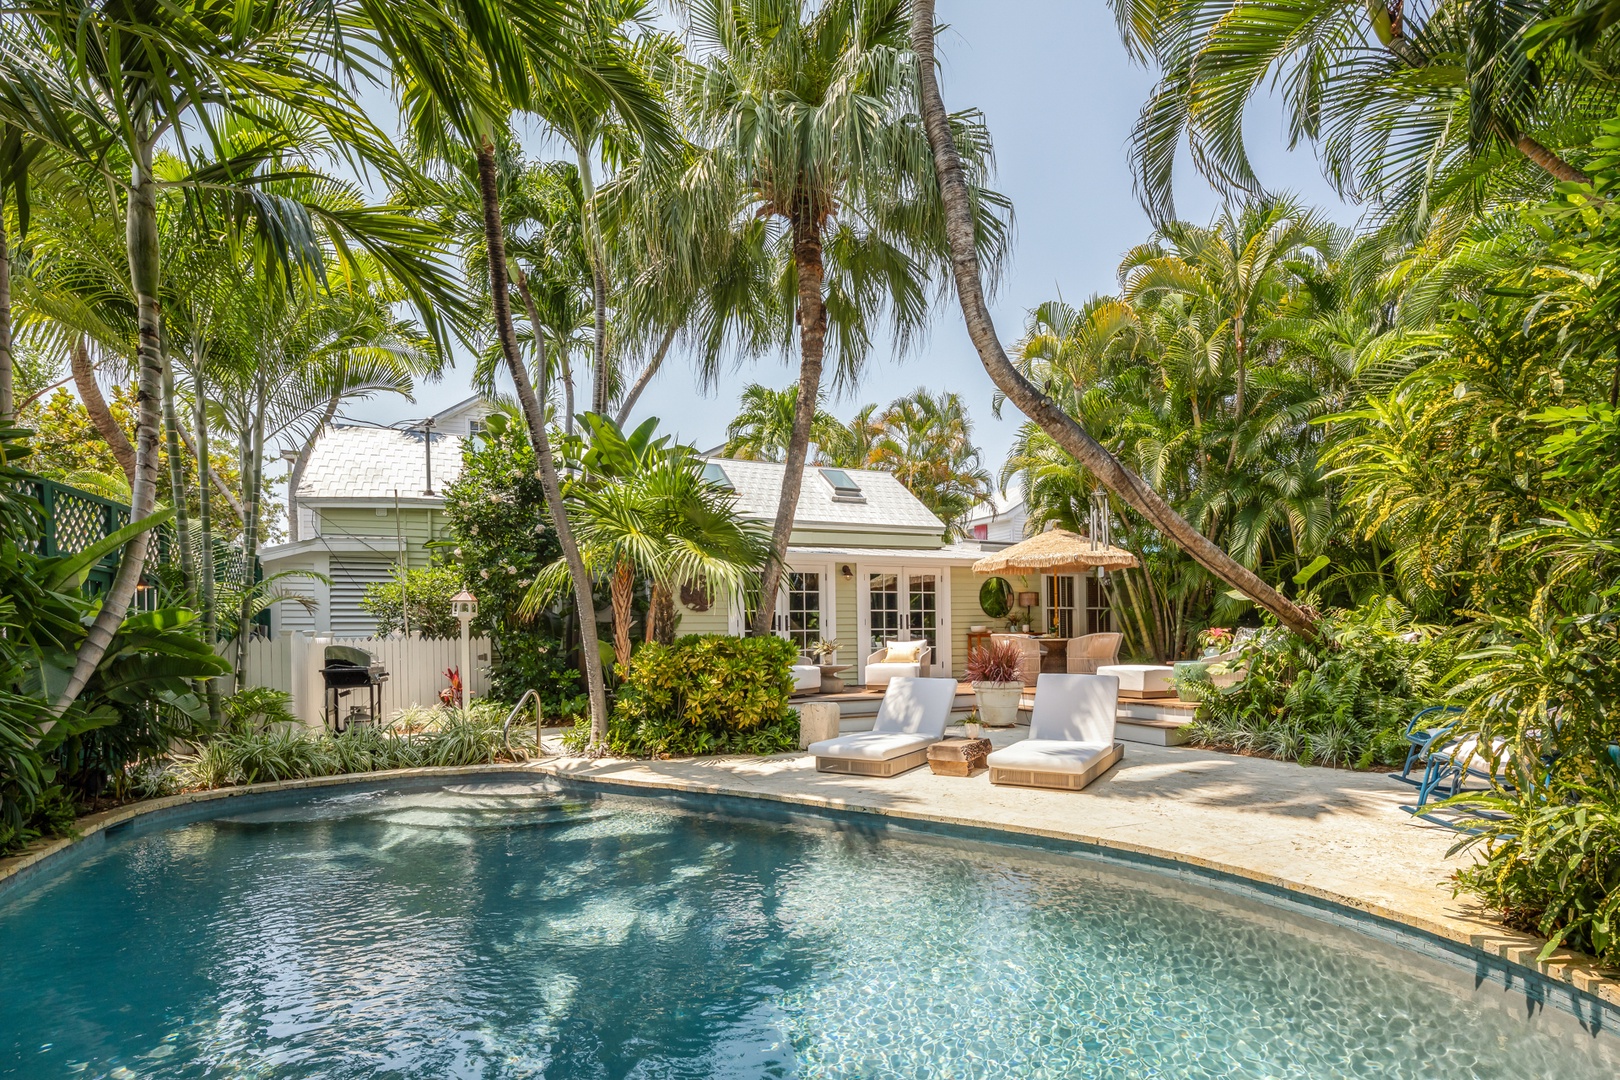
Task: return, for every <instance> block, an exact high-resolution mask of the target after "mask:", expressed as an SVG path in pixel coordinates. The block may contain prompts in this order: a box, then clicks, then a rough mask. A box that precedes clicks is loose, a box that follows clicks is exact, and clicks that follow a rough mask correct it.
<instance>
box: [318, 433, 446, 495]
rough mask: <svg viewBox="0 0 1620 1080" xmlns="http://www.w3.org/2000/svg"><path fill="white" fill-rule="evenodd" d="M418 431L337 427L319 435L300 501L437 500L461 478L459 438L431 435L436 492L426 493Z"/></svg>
mask: <svg viewBox="0 0 1620 1080" xmlns="http://www.w3.org/2000/svg"><path fill="white" fill-rule="evenodd" d="M424 439H425V436H424V435H423V434H422V433H421V432H420V431H396V430H395V429H393V428H374V427H335V428H331V429H329V430H327V431H325V432H323V433H322V434H321V437H320V438H319V439H317V440H316V441H315V449H314V450H313V451H312V452H311V453H310V455H309V464H308V465H307V466H306V467H305V469H304V477H303V483H301V484H299V485H298V498H299V500H300V501H304V502H319V501H321V500H330V501H334V502H345V501H350V500H356V501H377V500H388V501H392V500H393V498H394V493H395V492H396V491H397V492H399V499H400V501H401V502H414V503H420V502H438V501H441V500H442V499H443V497H444V489H445V488H446V487H448V486H449V484H450V482H451V481H452V480H454V479H455V478H456V477H457V476H459V475H460V474H461V436H459V435H440V434H437V433H435V434H434V436H433V490H434V492H435V494H433V495H425V494H423V493H424V491H426V489H427V479H428V478H427V447H426V446H425V445H424Z"/></svg>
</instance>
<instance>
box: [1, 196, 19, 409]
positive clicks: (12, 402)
mask: <svg viewBox="0 0 1620 1080" xmlns="http://www.w3.org/2000/svg"><path fill="white" fill-rule="evenodd" d="M12 371H13V367H12V359H11V247H10V245H9V243H8V241H7V238H6V200H5V199H4V198H0V427H10V426H11V424H12V422H13V421H15V420H16V418H17V401H16V387H15V385H14V382H13V375H12Z"/></svg>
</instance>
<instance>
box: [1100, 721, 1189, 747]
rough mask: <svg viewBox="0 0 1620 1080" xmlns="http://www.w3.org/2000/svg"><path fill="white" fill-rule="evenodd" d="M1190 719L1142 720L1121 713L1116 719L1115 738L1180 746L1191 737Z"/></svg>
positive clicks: (1150, 743)
mask: <svg viewBox="0 0 1620 1080" xmlns="http://www.w3.org/2000/svg"><path fill="white" fill-rule="evenodd" d="M1190 726H1191V724H1190V722H1189V721H1188V720H1142V719H1138V718H1136V717H1127V716H1124V715H1121V716H1120V717H1119V718H1118V719H1117V720H1115V721H1114V738H1116V739H1120V740H1123V741H1124V742H1135V743H1147V744H1148V745H1149V746H1180V745H1181V744H1182V743H1184V742H1186V741H1187V740H1188V739H1189V738H1191V737H1192V736H1191V734H1190V733H1189V731H1188V728H1189V727H1190Z"/></svg>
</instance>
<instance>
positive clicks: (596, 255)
mask: <svg viewBox="0 0 1620 1080" xmlns="http://www.w3.org/2000/svg"><path fill="white" fill-rule="evenodd" d="M575 153H576V155H577V157H578V158H579V182H580V188H581V191H582V193H583V194H584V196H585V205H584V207H583V208H582V209H583V211H584V218H585V251H586V254H587V255H588V256H589V258H590V263H591V301H592V303H593V305H594V306H595V308H596V327H595V329H596V355H595V357H594V363H595V367H594V369H593V371H592V380H591V411H592V412H594V413H596V414H597V415H598V416H600V415H603V414H605V413H606V412H607V407H608V393H609V391H610V390H611V384H612V380H611V379H609V378H608V364H607V267H606V261H607V260H606V253H605V252H604V251H603V250H602V238H601V236H600V235H598V233H597V228H596V206H595V203H596V178H595V176H594V175H592V173H591V159H590V156H589V155H588V154H586V153H585V151H584V150H583V149H580V148H576V151H575Z"/></svg>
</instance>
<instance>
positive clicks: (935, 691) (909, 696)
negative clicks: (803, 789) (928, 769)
mask: <svg viewBox="0 0 1620 1080" xmlns="http://www.w3.org/2000/svg"><path fill="white" fill-rule="evenodd" d="M955 702H956V680H955V679H913V678H909V677H907V676H904V675H902V676H900V677H898V678H894V679H890V680H889V686H888V689H886V690H885V691H884V692H883V701H882V702H881V703H880V704H879V705H878V714H877V722H876V723H875V724H873V725H872V730H871V731H858V732H855V733H854V734H850V735H840V736H839V737H838V738H836V739H825V740H823V741H821V742H815V743H811V744H810V747H809V750H810V752H811V753H812V754H814V755H815V756H816V768H817V769H818V770H820V771H821V772H835V773H849V774H850V775H852V776H895V775H898V774H900V773H903V772H905V771H906V770H907V769H915V768H916V767H917V766H919V765H921V764H923V763H924V762H926V761H927V760H928V748H929V747H930V746H932V745H933V744H934V743H937V742H939V740H941V739H943V738H944V737H945V725H946V724H948V723H950V719H951V706H952V705H953V704H954V703H955Z"/></svg>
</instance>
